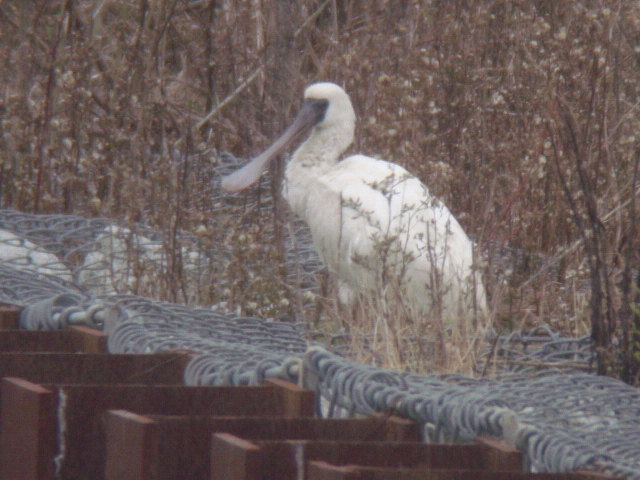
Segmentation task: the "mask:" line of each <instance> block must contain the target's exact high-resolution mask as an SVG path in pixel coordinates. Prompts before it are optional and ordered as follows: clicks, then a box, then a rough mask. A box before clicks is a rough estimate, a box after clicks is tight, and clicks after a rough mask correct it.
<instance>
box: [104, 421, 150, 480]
mask: <svg viewBox="0 0 640 480" xmlns="http://www.w3.org/2000/svg"><path fill="white" fill-rule="evenodd" d="M105 423H106V446H105V448H106V462H105V478H106V479H107V480H150V479H154V478H157V476H158V435H157V433H158V428H157V427H158V424H157V423H156V422H155V421H153V420H152V419H150V418H149V417H145V416H142V415H137V414H135V413H132V412H128V411H126V410H109V411H108V412H107V413H106V414H105Z"/></svg>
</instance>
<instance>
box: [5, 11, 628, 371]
mask: <svg viewBox="0 0 640 480" xmlns="http://www.w3.org/2000/svg"><path fill="white" fill-rule="evenodd" d="M0 32H1V33H0V87H1V89H0V202H1V205H2V206H3V207H9V206H10V207H14V208H18V209H21V210H26V211H38V212H74V213H80V214H84V215H90V216H95V215H103V216H107V217H115V218H120V219H123V220H125V221H127V222H144V223H145V224H147V225H149V226H151V227H153V228H155V229H158V230H160V231H161V232H163V233H164V234H165V235H166V237H167V238H169V239H172V240H171V242H172V243H171V247H172V248H173V249H174V251H175V252H178V251H179V249H180V245H179V244H178V242H177V240H175V239H176V238H177V237H176V232H178V231H180V230H186V231H190V232H196V231H197V232H198V236H199V237H198V238H199V239H200V242H201V244H202V246H203V248H207V249H210V251H215V250H216V249H220V248H223V246H224V248H231V249H232V251H233V258H234V259H235V261H234V262H231V263H229V264H226V265H216V266H215V267H214V269H213V270H214V274H213V275H212V277H211V278H210V279H209V280H208V281H207V282H206V284H204V285H203V286H202V288H201V289H200V293H199V295H198V296H196V298H192V299H189V300H191V301H195V302H198V303H201V304H210V303H213V302H217V301H221V300H225V301H227V302H230V304H231V305H242V306H243V308H247V306H250V307H251V311H252V312H253V313H257V314H264V315H291V314H294V315H296V316H297V317H298V318H306V319H309V320H311V319H313V315H312V314H311V313H310V311H312V309H311V304H312V303H313V302H312V301H311V300H309V299H306V300H302V299H301V298H300V293H299V291H296V288H295V286H291V285H287V284H286V283H285V282H283V271H282V266H281V259H282V238H283V228H285V227H284V226H283V224H282V222H281V219H283V218H284V214H283V211H284V208H283V206H282V204H281V202H276V207H277V208H275V209H274V210H271V211H257V210H253V211H248V212H245V216H244V217H243V221H242V222H239V220H238V218H230V216H229V212H230V211H231V210H229V209H227V210H224V209H223V208H222V207H221V204H220V199H219V198H218V197H216V196H215V195H214V191H215V190H214V188H213V187H212V183H211V182H212V180H215V178H213V177H214V175H213V173H212V172H213V167H215V157H214V156H213V155H211V152H212V149H215V150H216V151H229V152H233V154H235V155H237V156H240V157H249V156H252V155H254V154H256V153H257V152H258V151H260V149H261V148H262V147H264V146H265V145H266V144H267V143H268V142H269V140H270V139H273V138H275V136H276V135H277V134H278V133H279V132H280V131H281V130H282V129H283V127H284V125H285V123H286V122H287V120H288V119H290V118H291V117H292V115H293V112H294V110H295V109H296V107H297V106H298V104H299V102H300V96H301V93H302V91H303V88H304V86H306V85H307V84H309V83H311V82H313V81H317V80H331V81H334V82H337V83H340V84H342V85H344V86H345V88H346V90H347V91H348V92H349V93H350V94H351V97H352V100H353V103H354V105H355V108H356V111H357V114H358V116H359V119H360V123H359V127H358V132H357V138H358V140H357V141H356V145H355V146H354V148H353V150H354V151H362V152H365V153H368V154H372V155H378V156H380V157H382V158H386V159H388V160H391V161H395V162H398V163H400V164H402V165H404V166H406V167H407V168H408V169H409V170H410V171H412V172H413V173H415V174H416V175H418V176H419V177H420V178H421V179H423V180H424V181H425V183H426V184H427V185H428V186H429V188H430V189H431V191H432V192H433V193H435V194H436V195H438V196H439V197H441V198H442V199H443V200H444V201H445V203H446V204H447V205H449V207H450V208H451V209H452V211H453V212H454V213H455V215H456V217H457V218H458V219H459V220H460V222H461V223H462V224H463V226H464V228H465V229H466V230H467V232H468V233H469V234H470V235H471V236H473V237H474V238H476V239H477V242H478V250H479V251H480V252H482V253H483V258H484V260H485V264H486V265H485V268H484V270H485V274H486V284H487V288H488V290H489V296H490V298H491V307H492V319H493V323H494V326H495V327H496V328H497V329H498V330H500V329H511V328H519V327H522V326H527V325H534V324H538V323H540V322H547V323H549V324H551V325H552V326H553V327H554V328H557V329H562V330H564V331H566V332H567V333H571V334H577V333H583V332H585V331H586V330H588V329H589V328H590V324H591V320H592V319H591V311H592V310H593V308H594V304H593V302H592V297H591V296H590V294H589V292H590V287H592V286H593V285H592V281H593V280H594V278H595V277H594V274H593V271H592V270H593V268H595V263H593V262H590V261H589V259H591V258H592V257H593V255H594V252H596V251H597V252H598V256H599V257H600V260H599V262H600V267H599V268H600V270H598V272H599V273H598V275H600V277H599V278H600V279H601V280H602V281H603V282H601V283H603V284H605V285H606V284H610V286H611V288H609V290H608V292H609V293H608V294H607V295H609V296H610V297H615V298H610V299H609V300H610V301H607V302H605V303H606V305H611V306H614V307H613V308H614V309H615V308H618V309H620V308H623V309H624V308H629V307H631V306H632V304H633V302H634V301H637V299H636V300H634V299H633V296H634V295H636V296H637V292H636V293H634V290H633V288H630V285H631V286H632V283H629V282H628V281H627V282H626V287H625V284H624V281H623V280H624V279H625V278H626V277H625V276H624V275H625V272H626V274H633V272H636V273H637V271H638V268H639V265H640V259H639V258H638V252H639V251H640V244H639V241H640V240H639V239H640V236H639V235H637V227H636V217H637V215H638V214H637V212H638V208H637V206H636V202H637V197H638V181H637V165H638V158H639V157H640V137H639V136H638V132H639V131H640V114H639V111H638V107H639V105H638V98H640V52H639V51H638V47H637V45H638V44H639V42H640V35H638V33H637V32H640V3H639V2H637V1H633V2H620V1H613V0H599V1H589V0H580V1H577V2H551V1H534V0H529V1H520V2H503V1H497V0H496V1H485V2H464V1H451V2H429V1H400V2H396V1H385V0H377V1H373V2H371V1H364V0H329V1H324V0H315V1H305V2H263V1H261V0H240V1H233V2H232V1H228V0H217V1H213V0H211V1H204V0H202V1H186V0H157V1H153V2H148V1H146V0H140V1H133V0H129V1H127V0H102V1H100V2H89V1H86V0H65V1H50V2H29V1H27V2H16V1H10V2H2V3H0ZM203 119H206V121H202V120H203ZM567 119H570V122H568V121H567ZM569 125H570V126H571V127H572V128H569V127H568V126H569ZM572 132H573V134H575V135H577V140H578V142H579V149H578V150H576V151H572V150H571V149H570V148H569V147H570V140H571V135H572ZM279 168H280V170H281V169H282V165H280V166H279ZM634 172H636V175H634ZM276 178H277V175H276ZM262 188H268V189H271V191H273V192H277V190H278V189H277V180H274V182H273V184H272V185H269V186H263V187H262ZM249 195H251V196H253V195H257V194H256V193H255V192H254V193H250V194H249ZM237 211H242V205H241V204H240V203H239V204H238V205H237V206H236V209H235V210H234V212H237ZM594 211H595V213H596V217H597V218H596V219H594V218H593V217H592V215H591V214H592V213H593V212H594ZM594 222H595V223H594ZM598 222H599V223H600V224H601V225H602V228H601V229H599V230H598V237H597V238H598V242H596V244H595V246H594V249H595V250H592V251H590V250H589V249H588V248H587V250H586V251H585V246H584V245H585V243H584V242H585V241H586V242H587V245H590V243H589V239H590V238H593V235H592V234H591V233H589V232H592V231H594V230H592V227H593V225H597V224H598ZM249 224H251V226H247V225H249ZM239 225H241V227H238V226H239ZM585 239H586V240H585ZM576 241H578V242H581V243H578V244H576ZM574 245H576V246H575V247H574ZM507 248H508V249H513V251H515V252H517V254H514V255H513V257H511V258H509V259H510V260H511V261H509V262H505V258H507V257H508V256H507V257H505V252H507V250H506V249H507ZM509 251H511V250H509ZM171 273H172V275H171V277H170V279H169V280H170V281H171V282H175V283H176V285H173V286H171V285H169V286H168V287H167V293H166V298H168V299H171V300H178V301H185V300H187V299H185V298H183V297H182V296H181V294H180V292H181V291H182V289H181V288H180V285H179V283H180V282H181V281H182V280H181V278H180V269H179V268H174V269H173V270H172V272H171ZM596 276H597V275H596ZM222 280H224V281H222ZM604 280H607V281H608V283H607V282H605V281H604ZM621 282H622V283H621ZM222 285H224V288H223V287H221V286H222ZM620 285H622V288H621V289H620V288H618V287H619V286H620ZM605 293H606V292H605ZM605 297H606V295H605ZM283 299H284V300H283ZM329 301H331V299H329ZM305 302H306V303H305ZM603 302H604V300H603ZM625 302H626V303H625ZM603 305H604V303H603ZM615 305H617V306H618V307H615ZM322 308H323V310H321V312H322V315H323V316H324V317H326V316H327V315H326V314H327V312H331V311H333V310H332V309H334V307H332V306H331V305H329V306H326V305H325V306H323V307H322ZM604 312H605V313H606V312H608V310H607V308H605V310H604ZM614 313H615V312H614ZM603 315H604V314H603ZM607 315H608V314H607ZM329 316H331V315H329ZM324 317H323V318H324ZM616 318H617V317H616ZM614 320H615V319H614ZM336 321H337V320H336ZM376 325H377V328H378V329H379V330H384V329H385V328H389V329H392V330H393V328H394V327H393V322H390V321H389V322H387V323H386V324H384V325H382V324H376ZM621 325H622V324H620V325H618V326H614V328H613V330H612V332H613V333H612V335H613V337H612V338H610V340H612V341H613V340H614V339H616V338H618V339H620V338H622V337H623V336H624V332H620V328H621ZM356 327H357V328H361V329H362V330H363V331H366V330H367V328H369V324H367V323H364V324H362V325H359V326H356ZM356 327H354V328H356ZM627 328H628V329H629V331H631V330H632V329H631V328H630V327H629V325H627ZM616 329H617V330H616ZM401 333H404V332H398V331H396V332H394V334H395V335H396V337H397V338H400V337H401V336H402V335H400V334H401ZM409 333H410V335H409V336H411V335H414V332H409ZM427 333H429V332H427ZM630 341H631V342H632V343H633V341H632V340H630ZM387 343H388V342H387ZM387 346H388V345H387V344H385V347H384V348H387ZM384 348H382V351H380V352H379V355H380V356H381V357H382V358H384V357H388V358H390V359H391V358H393V357H394V355H395V354H393V353H389V352H385V351H384ZM416 348H417V349H418V350H419V351H420V352H422V349H421V347H416ZM375 349H376V350H377V349H378V346H375ZM363 350H364V349H363ZM398 351H403V349H402V348H399V349H398ZM425 351H426V350H425ZM421 355H422V354H421ZM425 355H426V354H425ZM461 355H462V354H461ZM396 356H397V355H396ZM423 361H424V359H423V358H422V359H421V358H418V359H417V360H415V359H414V358H413V354H409V353H407V355H406V358H399V360H398V362H397V363H398V364H399V365H402V366H405V367H410V368H414V367H416V366H419V365H420V364H421V362H423ZM394 364H395V363H394ZM446 368H455V365H449V364H447V365H446Z"/></svg>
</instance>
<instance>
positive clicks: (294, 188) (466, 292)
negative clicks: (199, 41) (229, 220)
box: [222, 83, 486, 325]
mask: <svg viewBox="0 0 640 480" xmlns="http://www.w3.org/2000/svg"><path fill="white" fill-rule="evenodd" d="M354 130H355V113H354V110H353V107H352V105H351V100H350V99H349V96H348V95H347V94H346V93H345V91H344V90H343V89H342V88H341V87H339V86H338V85H335V84H333V83H316V84H313V85H311V86H309V87H308V88H307V89H306V91H305V93H304V102H303V104H302V108H301V110H300V112H299V113H298V115H297V117H296V118H295V120H294V121H293V123H292V124H291V126H290V127H289V128H288V129H287V130H286V131H285V132H284V133H283V135H282V136H281V137H280V138H279V139H278V140H277V141H276V142H275V143H274V144H273V145H272V146H271V147H269V148H268V149H267V150H266V151H265V152H264V153H262V154H261V155H259V156H257V157H256V158H255V159H253V160H252V161H251V162H250V163H248V164H247V165H245V166H244V167H242V168H241V169H239V170H237V171H236V172H234V173H232V174H231V175H228V176H227V177H225V178H224V179H223V180H222V188H223V190H225V191H226V192H229V193H233V192H239V191H241V190H243V189H245V188H247V187H249V186H251V185H252V184H253V183H255V182H256V181H257V180H258V179H259V178H260V176H261V175H262V172H263V171H264V170H265V168H266V166H267V164H268V163H269V161H270V160H271V159H273V158H274V157H276V156H277V155H279V154H280V153H282V152H283V151H284V150H285V149H286V148H287V146H288V145H289V144H291V143H292V142H293V141H295V140H296V139H298V138H299V137H300V136H301V135H303V134H304V133H305V132H308V131H310V132H311V133H310V135H309V137H308V138H307V140H306V141H305V142H304V143H302V145H300V147H298V149H297V150H296V151H295V153H294V154H293V157H292V159H291V161H290V162H289V164H288V165H287V168H286V173H285V182H284V186H283V195H284V197H285V198H286V200H287V201H288V203H289V205H290V207H291V209H292V210H293V211H294V212H295V213H296V214H297V215H299V216H300V217H301V218H302V219H303V220H304V221H305V222H306V223H307V224H308V225H309V227H310V228H311V233H312V236H313V242H314V245H315V247H316V249H317V250H318V253H319V254H320V257H321V258H322V260H323V262H324V263H325V265H327V267H328V268H329V272H330V273H331V274H332V275H333V276H334V277H336V278H337V280H338V282H339V285H340V288H339V291H340V298H341V300H342V301H347V302H349V301H350V300H353V299H354V298H356V297H359V296H361V295H367V294H373V295H374V296H376V298H385V297H386V296H388V295H395V298H400V299H401V303H402V304H403V305H404V306H405V307H407V309H408V310H407V311H410V312H413V313H417V314H419V315H422V316H423V317H426V318H432V319H439V320H442V321H445V322H446V324H449V325H450V324H451V323H453V324H455V323H458V322H460V321H461V320H463V319H470V318H475V315H477V314H480V315H483V314H484V313H485V312H486V299H485V292H484V287H483V285H482V282H481V280H480V276H479V275H478V274H477V273H476V272H475V270H474V268H473V245H472V242H471V241H470V240H469V238H468V237H467V235H466V234H465V232H464V230H463V229H462V227H461V226H460V224H459V223H458V222H457V220H456V219H455V218H454V216H453V215H452V214H451V212H449V210H448V209H447V207H446V206H445V205H444V204H443V203H442V202H440V201H439V200H438V199H436V198H434V197H432V196H431V195H430V194H429V190H428V189H427V187H426V186H425V185H424V184H423V183H422V182H421V181H420V180H418V179H417V178H416V177H415V176H413V175H411V174H410V173H409V172H408V171H407V170H405V169H404V168H402V167H401V166H399V165H396V164H394V163H390V162H386V161H383V160H378V159H375V158H371V157H366V156H364V155H353V156H350V157H347V158H345V159H343V160H340V158H341V155H342V153H343V152H344V151H345V150H346V149H347V147H349V145H350V144H351V142H352V141H353V137H354Z"/></svg>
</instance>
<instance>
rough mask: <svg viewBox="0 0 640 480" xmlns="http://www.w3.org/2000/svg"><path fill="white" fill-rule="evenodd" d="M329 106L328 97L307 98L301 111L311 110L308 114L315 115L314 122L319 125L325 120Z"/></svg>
mask: <svg viewBox="0 0 640 480" xmlns="http://www.w3.org/2000/svg"><path fill="white" fill-rule="evenodd" d="M328 108H329V100H327V99H326V98H307V99H305V101H304V102H302V107H301V108H300V112H309V113H308V115H310V116H312V117H313V121H312V124H313V125H318V124H319V123H321V122H322V121H323V120H324V117H325V115H326V114H327V109H328Z"/></svg>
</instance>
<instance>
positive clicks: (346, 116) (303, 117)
mask: <svg viewBox="0 0 640 480" xmlns="http://www.w3.org/2000/svg"><path fill="white" fill-rule="evenodd" d="M314 127H315V128H316V129H318V130H319V131H322V130H325V129H329V128H341V129H345V130H346V129H349V130H350V132H349V133H350V135H351V138H352V136H353V130H354V128H355V112H354V111H353V106H352V105H351V100H350V99H349V96H348V95H347V93H346V92H345V91H344V90H343V89H342V88H341V87H339V86H338V85H336V84H335V83H329V82H323V83H314V84H313V85H310V86H309V87H307V89H306V90H305V92H304V102H303V103H302V107H301V108H300V111H299V112H298V115H297V116H296V118H295V120H294V121H293V123H292V124H291V125H290V126H289V128H287V130H286V131H285V132H284V133H283V134H282V136H280V138H278V140H276V141H275V142H274V143H273V145H271V146H270V147H269V148H268V149H267V150H265V151H264V152H263V153H261V154H260V155H258V156H257V157H255V158H254V159H253V160H251V162H249V163H248V164H246V165H245V166H244V167H242V168H241V169H239V170H236V171H235V172H233V173H232V174H231V175H228V176H226V177H225V178H224V179H223V180H222V189H223V190H225V191H226V192H229V193H234V192H239V191H242V190H244V189H245V188H248V187H250V186H251V185H253V184H254V183H255V182H257V181H258V179H259V178H260V176H261V175H262V172H263V171H264V170H265V169H266V167H267V165H268V163H269V162H270V161H271V160H272V159H273V158H275V157H276V156H278V155H279V154H280V153H282V152H283V151H284V150H285V149H286V148H287V147H288V146H289V145H291V144H292V143H293V142H294V141H296V140H297V139H298V138H300V137H301V136H302V135H304V134H305V133H307V132H309V131H310V130H311V129H312V128H314Z"/></svg>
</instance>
